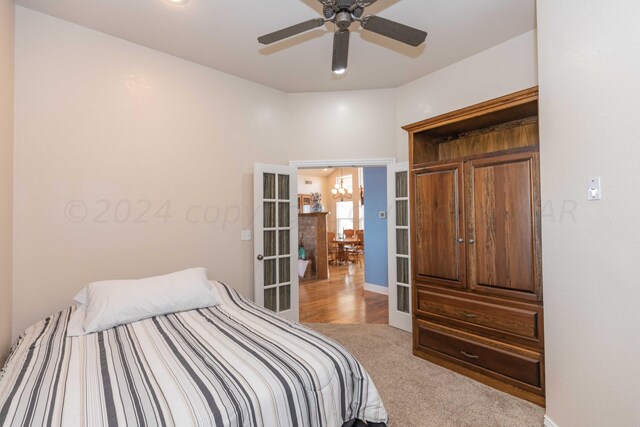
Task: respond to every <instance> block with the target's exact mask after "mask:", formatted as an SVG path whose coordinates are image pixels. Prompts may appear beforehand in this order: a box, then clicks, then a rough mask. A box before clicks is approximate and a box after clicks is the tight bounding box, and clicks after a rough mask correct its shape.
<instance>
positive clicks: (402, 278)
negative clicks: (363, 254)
mask: <svg viewBox="0 0 640 427" xmlns="http://www.w3.org/2000/svg"><path fill="white" fill-rule="evenodd" d="M387 171H388V172H387V194H388V200H389V205H390V206H389V217H388V219H387V221H388V225H389V244H388V245H389V325H391V326H393V327H396V328H399V329H404V330H405V331H409V332H411V254H410V247H411V245H410V244H409V163H408V162H404V163H396V164H390V165H389V167H388V169H387Z"/></svg>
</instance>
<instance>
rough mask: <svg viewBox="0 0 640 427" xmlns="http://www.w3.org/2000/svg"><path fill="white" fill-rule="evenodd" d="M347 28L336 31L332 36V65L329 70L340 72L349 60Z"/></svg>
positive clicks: (344, 68)
mask: <svg viewBox="0 0 640 427" xmlns="http://www.w3.org/2000/svg"><path fill="white" fill-rule="evenodd" d="M349 35H350V33H349V30H340V31H336V33H335V34H334V36H333V65H332V66H331V70H332V71H334V72H339V73H342V72H344V70H346V69H347V63H348V61H349Z"/></svg>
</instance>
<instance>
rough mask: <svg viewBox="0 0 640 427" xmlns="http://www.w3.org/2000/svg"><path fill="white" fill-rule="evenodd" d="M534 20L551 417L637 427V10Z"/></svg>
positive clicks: (578, 3) (561, 4)
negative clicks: (594, 196) (594, 194)
mask: <svg viewBox="0 0 640 427" xmlns="http://www.w3.org/2000/svg"><path fill="white" fill-rule="evenodd" d="M538 8H539V10H538V23H539V24H538V25H539V29H538V36H539V43H540V45H539V52H540V58H539V61H540V125H541V128H540V132H541V134H540V137H541V165H542V197H543V200H546V201H548V202H550V204H549V205H548V206H547V208H546V212H545V214H544V217H543V235H542V240H543V242H542V248H543V274H544V298H545V335H546V338H545V341H546V370H547V415H548V417H549V418H550V419H551V420H552V421H553V422H555V423H556V424H557V425H558V426H560V427H572V426H580V427H581V426H616V427H632V426H639V425H640V400H639V398H640V309H638V302H639V301H640V283H639V279H638V278H639V277H640V262H638V256H639V254H640V221H639V219H638V218H639V215H638V212H639V211H640V201H639V200H638V197H637V195H638V182H639V181H640V175H639V169H638V166H639V165H640V141H639V138H640V120H638V113H639V112H640V43H639V41H640V27H639V26H638V17H640V2H637V1H635V0H633V1H632V0H625V1H619V2H616V4H615V5H614V4H612V3H611V2H603V1H600V0H563V1H557V0H538ZM589 176H601V177H602V184H603V195H604V198H603V200H602V201H599V202H588V201H587V200H586V198H587V179H588V177H589ZM565 201H566V202H565ZM563 203H565V206H566V208H565V211H573V217H572V216H571V215H566V214H565V215H564V217H562V216H561V215H560V213H561V212H562V204H563ZM551 207H553V208H554V209H553V210H551V209H550V208H551ZM574 208H575V209H574ZM574 218H575V220H574Z"/></svg>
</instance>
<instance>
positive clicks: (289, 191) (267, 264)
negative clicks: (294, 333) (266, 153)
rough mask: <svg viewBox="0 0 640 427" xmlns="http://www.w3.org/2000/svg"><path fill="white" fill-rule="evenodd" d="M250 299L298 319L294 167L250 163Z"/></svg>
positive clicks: (295, 180) (295, 183)
mask: <svg viewBox="0 0 640 427" xmlns="http://www.w3.org/2000/svg"><path fill="white" fill-rule="evenodd" d="M253 192H254V212H255V215H254V223H253V230H254V243H255V248H254V257H255V258H254V299H255V302H256V303H257V304H259V305H261V306H263V307H265V308H267V309H269V310H271V311H273V312H275V313H278V314H280V315H281V316H284V317H286V318H288V319H291V320H295V321H298V319H299V307H298V305H299V300H298V265H297V262H298V180H297V169H296V168H295V167H289V166H280V165H268V164H263V163H256V164H255V165H254V187H253Z"/></svg>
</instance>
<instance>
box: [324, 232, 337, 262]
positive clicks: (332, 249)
mask: <svg viewBox="0 0 640 427" xmlns="http://www.w3.org/2000/svg"><path fill="white" fill-rule="evenodd" d="M334 240H336V233H335V232H334V231H329V232H327V245H328V248H329V264H334V263H337V262H338V261H339V260H340V259H339V258H340V247H339V246H338V244H337V243H335V242H334Z"/></svg>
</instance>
